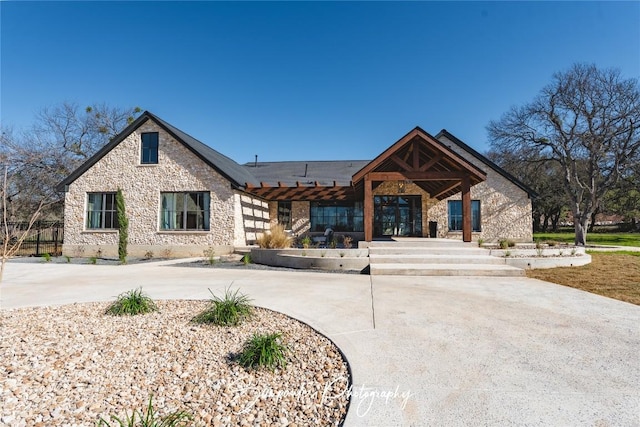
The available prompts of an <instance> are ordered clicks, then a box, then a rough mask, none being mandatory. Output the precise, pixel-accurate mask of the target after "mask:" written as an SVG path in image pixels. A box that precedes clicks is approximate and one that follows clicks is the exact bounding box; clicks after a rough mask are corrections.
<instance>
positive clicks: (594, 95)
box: [487, 64, 640, 246]
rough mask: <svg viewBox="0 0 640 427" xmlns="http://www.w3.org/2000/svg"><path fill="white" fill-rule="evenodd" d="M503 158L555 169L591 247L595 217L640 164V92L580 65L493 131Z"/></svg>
mask: <svg viewBox="0 0 640 427" xmlns="http://www.w3.org/2000/svg"><path fill="white" fill-rule="evenodd" d="M487 130H488V132H489V137H490V140H491V145H492V147H493V149H494V150H496V151H500V152H503V151H513V152H518V153H521V154H522V155H524V156H527V155H531V156H537V157H538V158H542V159H546V160H549V161H554V162H556V163H557V164H559V165H560V168H561V171H562V183H563V187H564V191H565V193H566V195H567V197H568V200H569V202H570V203H569V205H570V209H571V211H572V212H573V217H574V226H575V233H576V236H575V243H576V244H577V245H582V246H584V245H585V244H586V237H587V229H588V225H589V221H590V219H591V215H592V213H593V212H594V211H595V210H597V209H598V207H599V205H600V204H601V203H602V200H603V197H604V195H605V194H606V192H607V191H608V190H609V189H611V188H613V187H614V186H615V185H616V184H617V183H618V181H619V180H620V178H621V177H622V176H623V175H624V174H625V173H626V171H627V170H628V169H629V167H630V166H631V165H634V164H635V163H637V162H638V159H639V158H640V89H639V87H638V80H637V79H624V78H622V76H621V74H620V71H619V70H616V69H604V70H603V69H598V68H597V67H596V66H595V65H586V64H576V65H574V66H572V67H571V68H570V69H569V70H568V71H565V72H560V73H556V74H554V76H553V79H552V82H551V83H550V84H549V85H548V86H546V87H545V88H543V89H542V91H541V92H540V94H539V95H538V96H537V97H536V98H535V99H534V100H533V101H532V102H531V103H528V104H526V105H524V106H522V107H513V108H511V110H509V111H508V112H507V113H506V114H504V115H503V116H502V118H501V119H500V120H498V121H491V122H490V123H489V125H488V127H487Z"/></svg>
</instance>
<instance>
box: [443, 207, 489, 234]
mask: <svg viewBox="0 0 640 427" xmlns="http://www.w3.org/2000/svg"><path fill="white" fill-rule="evenodd" d="M452 210H454V212H453V213H452ZM447 225H448V229H449V231H462V200H449V202H448V203H447ZM471 231H472V232H474V233H480V232H482V203H481V202H480V200H472V201H471Z"/></svg>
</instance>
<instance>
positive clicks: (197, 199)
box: [160, 192, 211, 231]
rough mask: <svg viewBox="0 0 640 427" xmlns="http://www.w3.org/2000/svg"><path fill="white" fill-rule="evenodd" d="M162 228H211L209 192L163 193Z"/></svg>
mask: <svg viewBox="0 0 640 427" xmlns="http://www.w3.org/2000/svg"><path fill="white" fill-rule="evenodd" d="M160 198H161V212H160V229H161V230H185V231H186V230H202V231H206V230H209V205H210V200H211V197H210V195H209V193H205V192H199V193H161V194H160Z"/></svg>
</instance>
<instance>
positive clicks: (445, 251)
mask: <svg viewBox="0 0 640 427" xmlns="http://www.w3.org/2000/svg"><path fill="white" fill-rule="evenodd" d="M369 254H370V255H405V254H406V255H416V254H424V255H449V256H459V255H468V256H472V255H475V256H488V255H489V251H487V250H486V249H482V248H478V247H477V246H476V247H475V248H474V247H442V246H441V247H432V248H424V247H411V246H409V247H407V246H399V245H396V246H384V247H378V246H374V247H369Z"/></svg>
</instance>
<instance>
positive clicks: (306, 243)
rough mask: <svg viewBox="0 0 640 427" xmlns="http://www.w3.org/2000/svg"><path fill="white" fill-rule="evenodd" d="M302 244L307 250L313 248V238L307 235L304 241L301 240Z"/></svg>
mask: <svg viewBox="0 0 640 427" xmlns="http://www.w3.org/2000/svg"><path fill="white" fill-rule="evenodd" d="M300 243H301V244H302V247H303V248H305V249H309V248H310V247H311V243H312V240H311V237H310V236H309V235H306V236H304V237H303V238H302V240H300Z"/></svg>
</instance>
